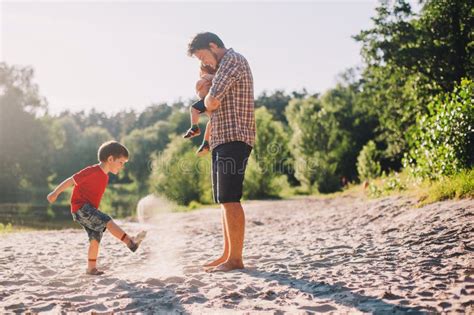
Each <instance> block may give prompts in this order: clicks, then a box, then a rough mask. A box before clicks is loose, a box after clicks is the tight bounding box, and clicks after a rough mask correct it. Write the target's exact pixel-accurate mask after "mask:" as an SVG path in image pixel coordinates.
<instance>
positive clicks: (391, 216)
mask: <svg viewBox="0 0 474 315" xmlns="http://www.w3.org/2000/svg"><path fill="white" fill-rule="evenodd" d="M414 204H415V203H414V201H413V200H410V199H407V198H404V197H388V198H383V199H378V200H372V201H368V200H364V199H358V198H356V197H339V198H335V199H327V200H324V199H317V198H301V199H295V200H284V201H255V202H247V203H245V204H244V206H245V210H246V218H247V230H246V243H245V264H246V267H247V268H246V269H245V270H243V271H233V272H229V273H215V274H209V273H206V272H204V271H203V270H202V269H201V267H200V266H201V264H202V263H204V262H207V261H209V260H210V259H212V258H217V256H218V255H219V254H220V250H221V245H222V239H221V231H220V228H221V227H220V210H219V209H215V208H214V209H203V210H198V211H194V212H191V213H162V214H159V215H156V216H155V217H153V218H152V219H150V220H149V221H147V222H148V223H145V224H144V223H134V222H120V221H119V222H120V223H121V224H123V226H124V227H125V229H126V230H127V231H129V232H131V233H136V232H138V231H140V230H141V229H146V230H147V231H148V236H147V239H145V241H144V242H143V244H142V247H141V248H140V249H139V250H138V251H137V252H136V253H131V252H130V251H129V250H128V249H127V248H126V247H125V246H123V245H122V244H121V243H120V242H118V241H117V240H116V239H114V238H113V237H112V236H111V235H110V234H106V236H105V237H104V239H103V242H102V245H101V251H100V256H99V269H101V270H103V271H104V272H105V275H103V276H99V277H94V276H87V275H85V266H86V259H87V256H86V253H87V236H86V234H85V232H83V231H81V230H74V229H69V230H61V231H46V232H41V231H38V232H24V233H12V234H5V235H2V236H0V239H1V242H0V313H14V312H27V311H29V312H34V313H41V312H47V313H62V312H89V313H90V312H95V313H108V312H109V313H110V312H142V313H154V314H161V313H163V314H168V313H171V314H181V313H184V314H187V313H192V314H202V313H206V314H209V313H210V314H234V313H236V314H282V313H289V314H311V313H334V314H349V313H350V314H358V313H382V314H384V313H388V312H391V313H395V314H397V313H400V314H404V313H407V312H413V313H432V312H453V313H474V224H473V223H474V201H473V200H472V199H471V200H469V199H468V200H461V201H445V202H438V203H435V204H431V205H428V206H425V207H423V208H416V207H415V206H414Z"/></svg>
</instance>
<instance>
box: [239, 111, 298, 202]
mask: <svg viewBox="0 0 474 315" xmlns="http://www.w3.org/2000/svg"><path fill="white" fill-rule="evenodd" d="M255 120H256V125H257V130H258V132H257V138H256V141H255V145H254V147H253V153H252V154H251V156H250V158H249V165H248V169H247V171H246V175H245V184H244V196H245V197H246V198H248V199H256V198H264V197H277V196H279V194H280V191H281V189H282V188H283V185H285V182H286V176H285V175H283V174H285V173H286V170H287V169H288V168H289V167H290V165H291V164H290V158H291V155H290V153H289V150H288V140H289V137H288V135H287V134H286V132H285V130H284V127H283V124H282V123H281V122H280V121H276V120H275V119H274V117H273V115H272V114H271V113H270V111H269V110H268V109H266V108H265V107H260V108H258V109H257V110H256V111H255Z"/></svg>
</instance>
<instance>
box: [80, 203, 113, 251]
mask: <svg viewBox="0 0 474 315" xmlns="http://www.w3.org/2000/svg"><path fill="white" fill-rule="evenodd" d="M72 217H73V219H74V221H76V222H77V223H79V224H80V225H81V226H82V227H83V228H84V230H86V232H87V235H88V236H89V241H92V240H96V241H97V242H100V240H101V239H102V236H103V235H104V231H105V230H106V225H107V223H108V222H109V221H110V220H112V218H111V217H110V216H109V215H107V214H105V213H103V212H101V211H100V210H98V209H96V208H94V207H93V206H91V205H90V204H88V203H86V204H85V205H83V206H82V208H81V209H79V210H78V211H77V212H75V213H73V214H72Z"/></svg>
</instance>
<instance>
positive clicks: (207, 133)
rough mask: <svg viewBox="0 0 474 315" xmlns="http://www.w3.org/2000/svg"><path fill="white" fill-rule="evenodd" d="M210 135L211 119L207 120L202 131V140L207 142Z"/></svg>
mask: <svg viewBox="0 0 474 315" xmlns="http://www.w3.org/2000/svg"><path fill="white" fill-rule="evenodd" d="M210 136H211V121H210V120H209V121H208V122H207V124H206V130H205V131H204V140H205V141H207V142H209V137H210Z"/></svg>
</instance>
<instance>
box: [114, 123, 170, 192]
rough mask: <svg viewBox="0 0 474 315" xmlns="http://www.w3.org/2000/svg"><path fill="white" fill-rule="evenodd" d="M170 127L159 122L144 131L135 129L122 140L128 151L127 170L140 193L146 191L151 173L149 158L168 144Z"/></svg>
mask: <svg viewBox="0 0 474 315" xmlns="http://www.w3.org/2000/svg"><path fill="white" fill-rule="evenodd" d="M171 130H172V127H171V125H170V124H169V123H167V122H165V121H159V122H157V123H156V124H155V125H153V126H151V127H147V128H145V129H135V130H133V131H132V132H131V133H130V134H129V135H127V136H125V137H124V138H123V142H124V144H125V146H127V148H128V149H129V150H130V152H131V155H130V161H129V163H128V165H127V169H128V171H129V173H130V175H131V176H132V178H133V180H134V181H135V182H136V183H137V185H138V189H139V191H140V192H144V191H146V190H147V189H148V179H149V176H150V173H151V156H152V154H154V153H157V152H160V151H163V150H164V149H165V147H166V145H167V144H168V143H169V141H170V140H169V136H170V133H171Z"/></svg>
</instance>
